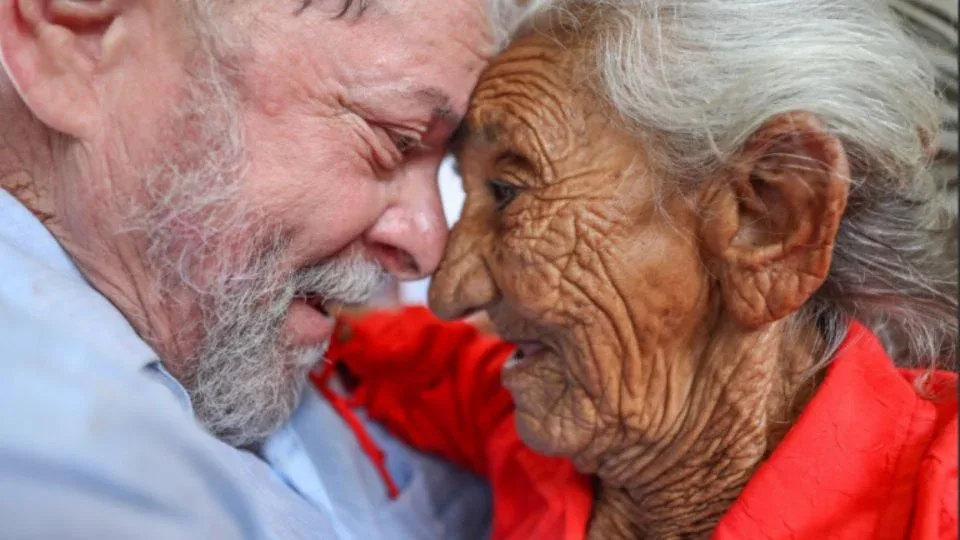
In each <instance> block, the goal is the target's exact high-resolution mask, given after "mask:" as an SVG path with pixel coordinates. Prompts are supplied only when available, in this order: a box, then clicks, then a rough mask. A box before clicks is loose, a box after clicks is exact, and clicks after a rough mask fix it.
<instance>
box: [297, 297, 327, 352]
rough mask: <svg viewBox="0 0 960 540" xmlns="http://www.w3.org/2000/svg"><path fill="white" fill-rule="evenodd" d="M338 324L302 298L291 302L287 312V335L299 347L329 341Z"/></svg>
mask: <svg viewBox="0 0 960 540" xmlns="http://www.w3.org/2000/svg"><path fill="white" fill-rule="evenodd" d="M335 326H336V321H334V319H333V318H332V317H330V316H328V315H326V314H324V313H322V312H320V311H319V310H317V309H316V308H314V307H312V306H311V305H310V304H309V303H308V302H307V301H306V300H304V299H302V298H297V299H295V300H294V301H293V302H292V303H291V304H290V310H289V312H288V313H287V328H286V332H287V337H288V338H289V339H290V343H291V344H293V345H294V346H297V347H316V346H320V345H323V344H324V343H326V342H327V341H329V339H330V336H332V335H333V329H334V327H335Z"/></svg>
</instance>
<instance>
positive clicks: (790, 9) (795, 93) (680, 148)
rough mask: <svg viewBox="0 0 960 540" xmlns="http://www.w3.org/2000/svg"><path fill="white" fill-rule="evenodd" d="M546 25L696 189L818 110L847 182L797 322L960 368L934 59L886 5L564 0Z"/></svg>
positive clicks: (663, 160) (852, 0) (797, 0)
mask: <svg viewBox="0 0 960 540" xmlns="http://www.w3.org/2000/svg"><path fill="white" fill-rule="evenodd" d="M538 7H539V8H540V11H546V12H547V13H544V14H543V15H544V17H543V19H541V18H539V17H538V18H537V19H536V20H537V21H539V20H548V21H551V24H553V25H556V24H561V25H563V26H565V27H566V28H567V30H572V31H573V32H574V33H573V35H574V36H577V38H576V39H577V40H578V41H579V42H580V44H583V45H587V46H588V47H590V46H592V48H588V49H587V50H588V51H589V52H588V53H587V54H586V55H585V58H584V62H585V65H584V66H583V67H584V71H583V73H584V74H585V76H586V78H587V79H589V80H588V81H585V83H586V84H593V85H595V87H596V90H597V94H598V96H599V97H600V99H601V100H603V101H606V102H607V103H608V104H609V105H610V106H611V108H612V109H613V111H615V112H616V115H617V116H619V117H620V118H621V119H622V121H623V123H624V126H625V127H626V128H627V129H629V130H630V131H631V132H632V133H634V134H635V135H636V136H637V138H638V139H640V140H642V141H644V142H646V143H649V144H645V149H646V150H647V151H649V152H650V153H651V155H650V156H647V157H648V158H652V159H656V160H657V161H658V165H659V166H660V167H662V168H663V170H665V171H666V172H667V173H668V176H669V177H674V178H680V179H681V180H682V181H683V182H684V183H686V184H687V185H691V184H695V183H696V182H697V181H698V180H699V179H702V178H705V177H706V176H707V175H708V174H709V173H710V172H711V171H713V170H716V169H717V168H718V167H722V166H723V165H724V164H725V163H727V162H729V160H730V159H731V158H732V157H733V156H734V155H735V154H736V153H737V151H738V150H739V149H740V147H741V146H742V145H743V144H744V142H745V141H746V140H747V139H748V137H750V136H751V134H753V133H754V132H755V131H756V130H757V129H758V128H760V127H761V126H762V125H763V124H765V123H766V122H767V121H769V120H770V119H772V118H773V117H775V116H777V115H779V114H782V113H788V112H792V111H808V112H811V113H813V114H815V115H816V116H817V117H818V118H819V119H820V121H822V122H823V123H824V124H825V125H826V126H827V128H828V129H829V130H830V131H831V132H832V133H833V134H835V135H836V136H837V137H838V138H839V139H840V140H841V141H842V143H843V145H844V148H845V150H846V153H847V158H848V160H849V162H850V166H851V177H850V183H851V190H850V196H849V202H848V207H847V211H846V213H845V215H844V218H843V220H842V223H841V226H840V230H839V233H838V237H837V242H836V247H835V249H834V258H833V263H832V266H831V269H830V273H829V276H828V278H827V280H826V283H825V284H824V286H823V287H822V288H821V289H820V291H818V293H817V294H816V295H815V296H814V297H813V299H812V300H811V301H810V302H808V304H807V305H806V306H805V307H804V309H803V310H802V311H801V312H800V313H798V314H797V315H796V316H795V321H796V322H797V323H798V324H802V325H811V324H815V325H817V326H818V327H819V328H821V330H822V331H823V332H824V334H825V335H826V337H827V342H828V343H827V345H828V346H827V354H828V355H830V354H832V352H833V349H834V348H835V347H836V346H837V345H838V344H839V342H840V341H842V339H843V337H844V335H845V329H846V327H847V323H848V321H849V320H850V319H857V320H860V321H862V322H864V323H866V324H868V325H869V326H871V327H872V328H873V329H874V330H875V331H876V332H878V334H880V335H881V337H883V338H884V339H886V340H887V342H888V347H889V348H890V349H891V353H892V354H893V356H894V358H895V359H896V360H897V361H898V362H899V363H901V364H905V365H917V364H925V365H929V364H930V363H932V362H934V361H937V360H940V361H943V360H944V359H946V360H947V361H948V362H950V363H953V362H955V341H956V335H957V318H956V313H957V289H956V251H955V246H954V245H953V242H952V240H951V239H952V238H953V236H952V235H951V234H950V233H949V231H947V230H945V226H944V225H943V222H942V219H941V214H940V213H939V206H938V205H937V204H936V202H935V197H936V195H935V185H934V183H933V182H932V181H931V177H930V174H929V171H928V164H929V157H930V150H931V148H932V147H933V146H935V136H936V133H937V132H938V124H939V115H938V101H937V99H936V93H935V90H934V77H933V70H932V68H931V66H929V65H928V63H927V61H926V59H925V57H924V54H923V52H922V50H921V49H920V48H918V46H917V45H916V43H915V42H914V41H913V40H911V39H910V38H909V37H908V36H907V35H906V34H905V33H904V31H903V30H902V29H901V28H900V26H899V25H898V23H897V21H896V18H895V17H894V15H893V13H892V11H891V10H890V8H889V5H888V4H887V3H886V2H884V1H880V0H557V1H554V2H551V3H549V5H546V6H538Z"/></svg>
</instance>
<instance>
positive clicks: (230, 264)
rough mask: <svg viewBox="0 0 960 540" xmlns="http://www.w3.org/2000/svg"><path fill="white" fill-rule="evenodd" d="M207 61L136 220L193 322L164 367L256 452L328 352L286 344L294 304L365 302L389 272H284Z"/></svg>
mask: <svg viewBox="0 0 960 540" xmlns="http://www.w3.org/2000/svg"><path fill="white" fill-rule="evenodd" d="M200 56H202V57H201V58H199V61H198V62H197V64H196V66H197V68H196V73H194V77H193V81H192V84H190V85H189V86H188V88H186V89H185V90H186V96H185V97H184V100H183V106H182V107H181V108H180V110H179V111H178V114H177V115H176V120H175V121H174V123H173V124H172V125H171V129H170V130H169V133H167V134H166V136H165V139H168V143H169V146H171V147H170V148H164V149H163V153H162V154H161V155H158V156H157V158H156V160H155V167H153V168H152V169H151V170H149V172H148V173H147V174H145V175H144V177H143V178H142V183H143V186H144V188H145V190H146V193H147V200H148V204H147V207H146V208H143V205H138V208H139V211H137V212H136V216H135V217H134V221H133V222H132V223H133V224H134V225H133V228H134V229H136V230H139V231H140V232H141V233H142V234H144V235H146V237H147V238H148V241H149V247H148V249H147V253H146V256H145V259H146V268H147V269H148V271H151V272H154V273H156V283H157V284H158V285H159V287H158V289H159V290H158V291H157V293H158V295H159V296H160V297H162V298H164V299H165V304H166V306H165V309H167V310H169V311H170V312H172V313H176V314H177V315H178V317H180V318H184V319H188V320H192V321H194V323H193V324H190V325H187V326H184V327H182V328H180V329H178V333H177V335H175V336H174V339H177V340H178V341H181V342H186V343H189V344H190V345H189V346H188V347H187V350H188V351H190V352H188V353H186V354H184V355H182V356H184V357H182V358H165V359H164V360H165V361H166V362H167V363H168V364H170V365H176V366H181V369H179V370H175V371H178V377H179V378H180V379H181V382H183V383H184V385H185V386H186V388H187V390H188V392H189V393H190V395H191V397H192V400H193V408H194V412H195V414H196V416H197V418H198V420H199V421H200V422H201V423H202V424H203V425H204V426H205V427H206V428H207V429H208V430H209V431H210V432H212V433H213V434H215V435H216V436H218V437H219V438H220V439H222V440H224V441H225V442H227V443H229V444H232V445H234V446H249V445H254V444H257V443H259V442H261V441H262V440H263V439H265V438H266V437H267V436H268V435H269V434H270V433H272V432H273V431H275V430H276V429H277V428H278V427H280V426H281V425H282V424H283V423H284V422H285V421H286V420H287V419H288V418H289V416H290V414H291V413H292V411H293V409H294V407H295V406H296V404H297V403H298V401H299V396H300V391H301V389H302V387H303V385H304V383H305V380H306V377H305V375H306V372H307V371H308V370H309V369H310V367H311V366H313V365H314V364H315V363H316V362H317V361H318V360H319V359H320V358H322V355H323V352H324V349H325V348H326V346H325V345H324V346H320V347H313V348H297V347H293V346H291V345H289V344H288V343H287V341H286V340H285V339H284V336H283V329H284V324H285V321H286V318H287V313H288V310H289V308H290V305H291V302H292V301H293V300H294V298H297V297H301V296H323V297H325V298H326V299H327V300H329V301H333V302H340V303H359V302H363V301H365V300H367V299H368V298H369V297H370V296H371V295H373V294H374V293H376V292H377V291H378V290H379V289H380V288H381V287H382V285H383V282H384V278H385V274H384V272H383V270H382V268H381V267H380V266H379V265H377V264H374V263H372V262H370V261H366V260H363V259H362V258H359V257H357V256H356V254H355V253H353V252H348V253H345V254H342V255H340V256H338V257H336V258H333V259H330V260H327V261H324V262H323V263H321V264H319V265H317V266H314V267H311V268H305V269H300V270H297V271H292V272H291V271H285V270H283V268H282V265H283V263H284V262H286V261H288V260H289V257H288V256H287V255H286V251H287V246H286V244H287V243H286V241H285V238H284V234H283V233H284V231H282V230H278V229H277V228H276V227H271V226H270V225H268V224H266V223H267V221H266V220H265V219H263V216H261V215H260V212H258V211H257V210H256V209H254V208H252V205H250V204H244V201H243V198H242V196H241V188H242V186H243V176H244V167H243V165H244V150H243V148H244V146H243V140H242V129H241V122H240V120H241V119H240V112H239V111H240V108H239V105H238V100H237V98H236V96H235V90H234V87H233V84H232V82H231V81H229V80H228V77H227V76H226V75H227V74H226V72H225V69H224V65H223V64H222V63H221V62H219V61H217V60H216V59H214V58H213V56H212V55H211V54H209V53H206V54H203V55H200ZM332 204H334V203H332ZM179 346H180V347H183V345H182V344H181V345H179ZM174 348H175V349H176V348H177V347H174Z"/></svg>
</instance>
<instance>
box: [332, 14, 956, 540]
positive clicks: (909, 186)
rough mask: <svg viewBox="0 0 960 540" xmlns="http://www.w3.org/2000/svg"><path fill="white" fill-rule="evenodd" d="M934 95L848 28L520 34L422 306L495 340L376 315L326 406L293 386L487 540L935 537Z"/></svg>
mask: <svg viewBox="0 0 960 540" xmlns="http://www.w3.org/2000/svg"><path fill="white" fill-rule="evenodd" d="M932 83H933V82H932V77H931V75H930V73H929V72H928V69H927V67H926V65H925V64H924V63H923V61H922V55H921V54H920V53H918V52H917V51H916V50H914V49H913V48H912V46H911V44H910V42H909V41H908V39H907V38H906V37H905V36H904V35H903V34H902V33H901V32H900V31H899V30H898V29H897V26H896V23H895V22H894V21H893V20H892V19H891V18H890V16H889V13H887V12H886V11H885V7H884V4H883V3H881V2H876V1H873V0H803V1H798V0H727V1H714V0H643V1H639V0H633V1H630V0H603V1H600V0H592V1H589V0H581V1H569V2H561V3H559V5H554V6H552V7H550V8H548V9H546V10H543V11H542V12H541V13H540V15H538V16H537V17H536V18H535V19H534V20H533V22H531V23H530V25H529V26H528V27H526V28H525V29H524V30H523V31H521V32H520V33H519V34H518V35H517V37H516V38H515V39H514V41H513V43H512V45H511V46H510V47H509V49H508V50H507V51H506V52H505V53H504V54H503V55H502V56H500V57H499V58H498V59H497V60H496V61H495V62H494V63H493V64H492V65H491V66H490V67H489V68H488V69H487V71H486V73H485V75H484V76H483V77H482V78H481V80H480V82H479V85H478V87H477V89H476V91H475V93H474V97H473V101H472V104H471V107H470V111H469V113H468V115H467V118H466V121H465V124H464V126H463V130H462V136H461V140H460V144H459V145H458V147H457V149H456V154H457V158H458V161H459V164H460V167H461V170H462V174H463V178H464V184H465V188H466V192H467V201H466V206H465V208H464V212H463V216H462V219H461V220H460V222H459V223H458V224H457V225H456V228H455V229H454V231H453V235H452V238H451V240H450V244H449V247H448V251H447V254H446V257H445V260H444V262H443V263H442V266H441V269H440V271H439V272H438V273H437V275H436V276H435V278H434V282H433V285H432V289H431V294H430V297H431V306H432V308H433V309H434V311H436V312H437V313H438V314H440V315H441V316H443V317H445V318H460V317H463V316H467V315H471V314H473V313H477V312H481V311H483V312H486V313H487V314H488V315H489V317H490V320H491V322H492V324H493V325H494V327H495V328H496V331H497V333H498V334H499V336H501V337H502V338H503V340H505V341H499V340H497V339H494V338H492V337H487V336H484V335H483V334H481V333H480V332H478V331H477V330H476V329H474V328H472V327H471V326H469V325H467V324H465V323H444V322H441V321H439V320H437V319H434V318H433V317H432V316H431V315H430V314H429V313H428V312H426V311H425V310H416V309H413V310H407V311H406V312H403V313H400V314H391V313H378V314H374V315H371V316H368V317H365V318H361V319H358V320H353V321H345V322H343V323H342V324H341V327H340V331H339V336H338V339H337V340H336V342H335V343H334V345H333V348H332V350H331V354H330V358H331V359H333V360H340V361H342V365H344V366H345V367H346V368H348V369H349V370H350V371H351V372H352V373H353V375H354V376H355V381H354V382H356V385H354V386H353V388H352V390H353V394H352V396H351V397H349V398H346V397H343V396H341V395H339V394H337V393H335V392H333V391H332V390H330V389H329V388H327V387H326V386H325V381H326V376H324V375H317V376H316V381H317V383H318V384H319V385H320V388H321V390H322V391H324V393H325V394H326V395H327V396H328V397H329V398H330V399H331V400H333V401H334V402H335V403H336V404H338V408H339V410H341V412H342V414H345V415H351V414H353V413H352V411H351V408H350V405H351V404H359V405H363V406H365V408H366V411H367V414H370V415H372V416H374V417H376V418H378V419H380V420H382V421H383V422H385V423H386V424H387V425H388V426H390V427H391V428H392V429H393V430H395V431H396V432H397V433H399V434H401V435H402V436H404V437H406V438H407V439H408V440H410V441H411V442H412V443H413V444H415V445H417V446H419V447H421V448H425V449H428V450H432V451H436V452H439V453H441V454H442V455H444V456H446V457H447V458H448V459H452V460H454V461H456V462H459V463H461V464H464V465H466V466H468V467H470V468H472V469H473V470H474V471H476V472H478V473H480V474H482V475H485V476H486V477H488V478H489V479H490V481H491V484H492V486H493V492H494V498H495V499H494V500H495V517H494V536H495V537H499V538H506V537H513V538H583V537H584V536H588V537H590V538H604V539H607V538H689V537H701V536H706V535H709V534H711V532H713V533H714V534H715V535H716V537H719V538H740V539H753V538H809V539H820V538H938V537H941V535H953V537H955V535H956V527H957V523H956V517H957V484H956V479H957V447H956V445H957V401H956V380H957V379H956V375H955V374H954V373H952V372H950V371H938V370H937V367H938V366H939V367H944V366H953V365H954V364H955V350H954V341H955V339H956V328H957V322H956V308H957V302H956V282H955V265H956V259H955V257H956V255H955V251H953V250H952V249H949V247H948V246H947V244H946V243H945V242H944V240H943V239H944V238H949V235H947V234H945V231H943V230H939V229H938V223H939V221H938V216H937V215H936V213H935V208H936V205H935V204H934V202H933V195H932V193H933V191H932V187H933V186H932V185H931V184H930V183H929V175H928V173H927V164H928V160H929V154H930V149H931V148H932V147H933V146H934V145H935V133H936V131H937V102H936V100H935V94H934V92H933V91H932ZM329 372H330V370H329V369H328V370H327V374H329ZM501 380H502V384H501ZM359 436H360V438H361V441H362V442H363V443H364V446H365V448H367V450H368V452H369V453H370V455H371V456H372V457H373V458H374V459H376V458H377V457H378V455H379V454H378V452H377V450H376V448H375V447H373V446H372V445H371V444H370V443H369V441H368V440H367V439H366V437H365V436H364V434H363V433H359ZM521 441H522V444H521ZM544 455H548V456H552V457H544ZM574 469H575V470H574ZM381 471H382V473H383V476H384V479H385V481H386V482H387V484H388V485H390V484H391V483H392V482H394V481H395V477H396V475H397V474H399V473H398V472H397V471H393V470H391V467H390V464H389V463H385V464H382V468H381ZM401 472H402V471H401Z"/></svg>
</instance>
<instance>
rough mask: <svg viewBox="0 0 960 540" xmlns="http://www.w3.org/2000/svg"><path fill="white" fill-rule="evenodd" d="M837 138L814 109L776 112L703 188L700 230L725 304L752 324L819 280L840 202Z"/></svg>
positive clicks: (804, 296)
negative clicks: (814, 113)
mask: <svg viewBox="0 0 960 540" xmlns="http://www.w3.org/2000/svg"><path fill="white" fill-rule="evenodd" d="M849 177H850V167H849V164H848V162H847V157H846V154H845V152H844V149H843V145H842V143H841V142H840V140H839V139H838V138H837V137H836V136H835V135H833V134H832V133H830V131H829V130H827V129H826V127H825V126H824V125H823V124H822V123H821V122H820V121H819V120H818V119H817V118H816V117H815V116H814V115H812V114H809V113H805V112H796V113H787V114H782V115H779V116H777V117H775V118H773V119H771V120H770V121H769V122H767V123H766V124H765V125H764V126H763V127H761V128H760V129H759V130H758V131H757V132H755V133H754V134H753V136H752V137H751V138H750V139H749V140H748V141H747V143H746V144H745V145H744V147H743V149H742V151H741V152H740V154H739V155H738V156H737V157H736V158H735V160H734V162H733V164H732V166H731V167H730V168H729V169H727V170H726V171H725V172H724V173H722V174H720V175H719V176H718V177H716V178H714V179H712V180H710V181H709V182H708V184H707V185H706V186H705V188H704V189H703V190H702V192H701V197H700V208H701V211H702V214H701V215H702V216H703V219H702V223H701V229H700V237H701V241H702V245H703V247H704V253H705V256H706V259H707V264H708V265H709V267H710V269H711V271H713V272H714V274H715V275H716V276H717V278H718V279H719V282H720V287H721V290H722V295H723V299H724V302H725V304H726V307H727V310H728V311H729V312H731V313H732V314H733V315H734V316H735V317H736V318H737V319H738V320H739V321H740V323H741V324H743V325H744V326H747V327H751V328H755V327H758V326H761V325H764V324H767V323H770V322H773V321H776V320H779V319H781V318H783V317H785V316H786V315H789V314H790V313H792V312H794V311H796V310H797V309H798V308H799V307H800V306H802V305H803V304H804V303H805V302H806V301H807V300H809V299H810V297H811V296H812V295H813V293H814V292H816V290H817V289H818V288H819V287H820V286H821V285H822V284H823V282H824V280H825V279H826V277H827V273H828V271H829V269H830V260H831V256H832V254H833V245H834V241H835V239H836V236H837V230H838V229H839V227H840V219H841V218H842V216H843V212H844V210H845V208H846V204H847V195H848V189H849Z"/></svg>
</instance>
